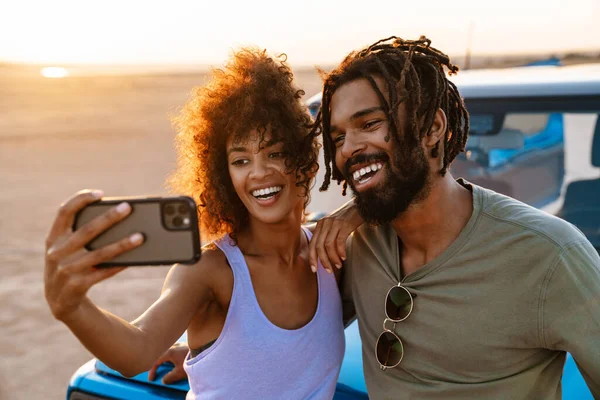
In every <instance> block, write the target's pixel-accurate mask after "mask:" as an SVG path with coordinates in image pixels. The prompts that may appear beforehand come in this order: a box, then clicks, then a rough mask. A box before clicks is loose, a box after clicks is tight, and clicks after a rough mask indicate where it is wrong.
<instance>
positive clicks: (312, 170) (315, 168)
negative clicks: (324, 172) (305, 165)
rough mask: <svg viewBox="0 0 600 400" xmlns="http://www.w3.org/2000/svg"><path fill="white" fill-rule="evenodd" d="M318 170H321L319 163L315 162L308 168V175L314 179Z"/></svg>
mask: <svg viewBox="0 0 600 400" xmlns="http://www.w3.org/2000/svg"><path fill="white" fill-rule="evenodd" d="M317 172H319V164H317V163H314V165H313V166H312V167H311V168H310V169H309V170H308V173H307V175H308V177H309V178H310V179H314V178H315V176H317Z"/></svg>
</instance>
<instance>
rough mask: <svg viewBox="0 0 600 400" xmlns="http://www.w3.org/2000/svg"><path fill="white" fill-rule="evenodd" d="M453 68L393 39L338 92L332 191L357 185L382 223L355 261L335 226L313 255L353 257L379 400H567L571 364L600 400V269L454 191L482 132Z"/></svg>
mask: <svg viewBox="0 0 600 400" xmlns="http://www.w3.org/2000/svg"><path fill="white" fill-rule="evenodd" d="M444 67H446V68H448V69H449V71H450V73H455V72H456V71H457V70H458V68H456V67H455V66H454V65H452V64H451V63H450V61H449V58H448V57H447V56H446V55H445V54H443V53H441V52H440V51H438V50H436V49H434V48H432V47H430V41H429V40H428V39H426V38H424V37H422V38H421V39H419V40H416V41H407V40H402V39H400V38H396V37H391V38H388V39H384V40H381V41H379V42H377V43H375V44H373V45H371V46H369V47H368V48H365V49H363V50H361V51H358V52H352V53H350V54H349V55H348V56H347V57H346V59H345V60H344V61H343V62H342V64H341V65H340V66H339V67H338V68H336V69H335V70H333V71H332V72H331V73H329V74H328V75H327V76H326V77H325V81H324V89H323V100H322V107H321V112H320V113H319V115H318V117H317V126H318V127H317V129H319V128H320V129H321V130H322V133H323V142H324V151H325V154H324V156H325V162H326V179H325V182H324V184H323V186H322V188H321V189H322V190H324V189H327V187H328V186H329V183H330V179H331V178H333V179H335V180H336V181H338V183H342V184H343V185H344V190H345V189H346V187H347V186H350V188H351V189H352V191H353V192H354V196H355V199H354V200H355V204H356V205H357V209H358V211H359V213H360V216H361V217H362V218H363V219H364V220H365V221H366V222H368V223H367V224H364V225H362V226H360V227H359V228H358V229H357V230H356V231H355V232H354V234H353V235H352V237H351V238H350V239H349V240H348V243H347V249H346V251H345V252H344V250H343V249H341V248H340V246H343V243H344V242H345V238H346V233H345V232H346V231H345V230H344V229H342V230H341V231H340V230H339V229H333V231H332V230H331V229H329V226H330V225H331V220H330V219H329V220H328V219H325V220H323V221H322V222H321V223H320V224H319V226H318V227H317V230H316V232H315V237H314V238H313V241H314V242H313V251H316V252H318V254H319V258H321V260H322V261H323V263H324V264H336V265H338V266H339V264H340V262H341V260H340V257H339V256H338V255H337V254H338V253H342V254H344V253H345V255H346V256H347V260H346V261H345V262H344V270H343V271H344V290H343V298H344V301H345V303H346V305H350V306H354V309H355V311H356V315H357V317H358V322H359V330H360V336H361V340H362V344H363V363H364V373H365V379H366V383H367V390H368V393H369V396H370V398H373V399H468V398H482V399H560V398H561V386H560V384H561V376H562V369H563V365H564V362H565V356H566V352H570V353H571V354H572V355H573V357H574V358H575V360H576V362H577V364H578V366H579V368H580V370H581V372H582V375H583V376H584V378H585V380H586V382H587V384H588V386H589V387H590V389H591V391H592V393H593V394H594V396H595V397H600V346H599V345H598V343H600V258H599V257H598V254H597V252H596V250H595V249H594V248H593V247H592V245H591V244H590V243H589V242H588V240H587V239H586V238H585V236H584V235H583V234H582V233H581V232H580V231H579V230H577V229H576V228H575V227H573V226H572V225H570V224H569V223H567V222H565V221H563V220H561V219H559V218H556V217H553V216H550V215H548V214H546V213H544V212H542V211H539V210H537V209H535V208H532V207H529V206H527V205H525V204H523V203H520V202H518V201H516V200H514V199H512V198H509V197H506V196H503V195H500V194H497V193H495V192H492V191H490V190H487V189H484V188H482V187H478V186H476V185H472V184H470V183H468V182H466V181H463V180H460V179H459V180H455V179H454V178H453V177H452V175H451V174H450V172H449V171H448V167H449V165H450V163H451V162H452V160H453V159H454V158H455V157H456V155H457V154H458V153H459V152H460V151H463V149H464V146H465V143H466V139H467V134H468V129H469V124H468V113H467V111H466V110H465V108H464V105H463V102H462V100H461V98H460V95H459V93H458V90H457V89H456V87H455V86H454V85H453V84H452V82H450V81H449V80H448V79H447V78H446V76H445V74H444ZM348 219H349V220H351V219H352V218H351V217H348ZM349 225H352V224H349ZM328 259H330V260H331V261H328ZM342 259H343V258H342ZM384 304H385V307H384Z"/></svg>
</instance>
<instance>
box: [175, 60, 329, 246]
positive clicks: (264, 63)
mask: <svg viewBox="0 0 600 400" xmlns="http://www.w3.org/2000/svg"><path fill="white" fill-rule="evenodd" d="M212 72H213V76H212V79H211V81H210V82H209V83H208V85H206V86H205V87H201V88H195V89H194V91H193V93H192V96H191V98H190V100H189V101H188V102H187V103H186V105H185V106H184V107H183V109H182V110H181V112H180V114H179V115H178V116H176V117H175V118H174V119H173V122H174V124H175V126H176V128H177V131H178V133H177V136H176V139H175V146H176V149H177V153H178V154H177V156H178V166H177V169H176V170H175V172H174V173H173V174H172V175H171V176H170V177H169V180H168V183H169V184H170V186H171V188H172V189H173V190H175V191H176V192H178V193H182V194H186V195H189V196H191V197H193V198H194V200H196V202H197V204H198V216H199V221H200V227H201V229H202V233H203V239H204V240H210V239H214V238H218V237H220V236H222V235H224V234H225V233H229V234H230V235H231V236H232V237H233V238H234V240H235V236H236V234H237V233H238V232H240V230H241V229H242V228H243V227H244V226H245V225H246V224H247V222H248V217H249V215H248V210H247V209H246V207H245V206H244V204H243V203H242V201H241V200H240V199H239V197H238V195H237V193H236V192H235V189H234V187H233V183H232V181H231V177H230V175H229V170H228V162H227V153H226V142H227V139H228V138H229V137H230V136H232V135H233V140H234V141H238V140H240V141H244V140H246V139H247V138H248V134H249V133H250V131H252V130H254V129H256V130H257V131H258V132H259V134H260V135H261V144H262V142H265V140H266V138H265V135H266V134H267V133H268V134H270V137H269V138H268V139H270V140H269V141H271V140H276V141H281V142H282V143H283V151H284V153H285V158H286V161H285V163H286V168H287V171H286V172H288V173H294V174H295V175H296V185H297V186H302V187H303V188H304V189H305V193H306V199H305V202H304V206H305V207H306V205H307V204H308V202H309V191H310V185H311V183H312V178H311V177H312V176H314V173H316V169H317V168H318V164H317V156H318V151H319V144H318V141H317V139H316V135H314V134H311V128H312V124H311V118H310V115H309V114H308V112H307V109H306V107H305V106H304V105H303V103H302V102H301V100H300V99H301V97H302V95H304V92H303V91H302V90H298V89H297V88H296V87H295V86H294V84H293V75H292V72H291V70H290V68H289V67H288V65H287V63H286V56H285V54H282V55H280V56H278V57H270V56H269V55H268V54H267V52H266V51H265V50H259V49H256V48H243V49H241V50H239V51H237V52H235V53H234V54H233V55H232V57H231V58H230V60H229V61H228V63H227V64H226V65H225V67H224V68H222V69H214V70H213V71H212ZM265 143H266V142H265Z"/></svg>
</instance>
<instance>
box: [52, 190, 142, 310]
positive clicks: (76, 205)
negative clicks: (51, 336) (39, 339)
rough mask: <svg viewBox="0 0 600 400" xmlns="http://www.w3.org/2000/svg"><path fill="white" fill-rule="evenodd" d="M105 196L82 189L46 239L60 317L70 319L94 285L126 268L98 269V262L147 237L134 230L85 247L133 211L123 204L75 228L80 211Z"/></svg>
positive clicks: (54, 304)
mask: <svg viewBox="0 0 600 400" xmlns="http://www.w3.org/2000/svg"><path fill="white" fill-rule="evenodd" d="M102 195H103V193H102V192H101V191H97V190H94V191H82V192H79V193H78V194H76V195H75V196H74V197H72V198H71V199H69V200H68V201H67V202H66V203H64V204H63V205H62V206H61V207H60V209H59V211H58V214H57V215H56V218H55V219H54V223H53V224H52V228H51V230H50V233H49V234H48V238H47V239H46V255H45V272H44V290H45V296H46V301H47V302H48V305H49V306H50V310H51V311H52V314H53V315H54V317H55V318H56V319H58V320H62V321H65V320H67V319H69V317H70V316H71V315H72V314H73V313H74V312H75V311H77V309H78V308H79V306H80V305H81V303H82V302H83V301H84V299H85V298H86V294H87V292H88V290H89V289H90V288H91V287H92V286H93V285H95V284H96V283H98V282H100V281H103V280H105V279H107V278H110V277H112V276H114V275H116V274H117V273H119V272H120V271H122V270H123V269H124V268H95V266H96V265H98V264H102V263H104V262H106V261H108V260H111V259H113V258H114V257H116V256H118V255H120V254H122V253H125V252H127V251H129V250H132V249H134V248H136V247H137V246H139V245H140V244H142V242H143V240H144V237H143V235H142V234H140V233H134V234H132V235H129V236H128V237H124V238H122V239H121V240H119V241H117V242H114V243H111V244H108V245H106V246H103V247H101V248H98V249H95V250H93V251H88V250H86V249H85V246H86V244H87V243H89V242H90V241H91V240H92V239H94V238H95V237H96V236H98V235H99V234H101V233H102V232H104V231H106V230H107V229H108V228H110V227H111V226H113V225H114V224H116V223H118V222H119V221H121V220H123V219H125V218H126V217H127V216H128V215H129V213H130V212H131V206H130V205H129V204H127V203H121V204H118V205H117V206H115V207H113V208H111V209H110V210H108V211H106V212H104V213H103V214H101V215H99V216H98V217H96V218H94V219H93V220H91V221H89V222H87V223H86V224H85V225H83V226H81V227H80V228H79V229H77V230H76V231H74V230H73V223H74V220H75V216H76V214H77V213H78V212H79V211H80V210H82V209H83V208H85V207H86V206H88V205H89V204H91V203H93V202H95V201H98V200H99V199H100V198H102Z"/></svg>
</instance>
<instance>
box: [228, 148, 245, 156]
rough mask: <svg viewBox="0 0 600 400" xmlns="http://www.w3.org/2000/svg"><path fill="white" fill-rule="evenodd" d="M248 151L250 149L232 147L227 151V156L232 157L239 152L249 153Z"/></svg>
mask: <svg viewBox="0 0 600 400" xmlns="http://www.w3.org/2000/svg"><path fill="white" fill-rule="evenodd" d="M247 151H248V149H246V148H245V147H230V148H229V149H228V150H227V155H230V154H231V153H236V152H238V153H244V152H247Z"/></svg>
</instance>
